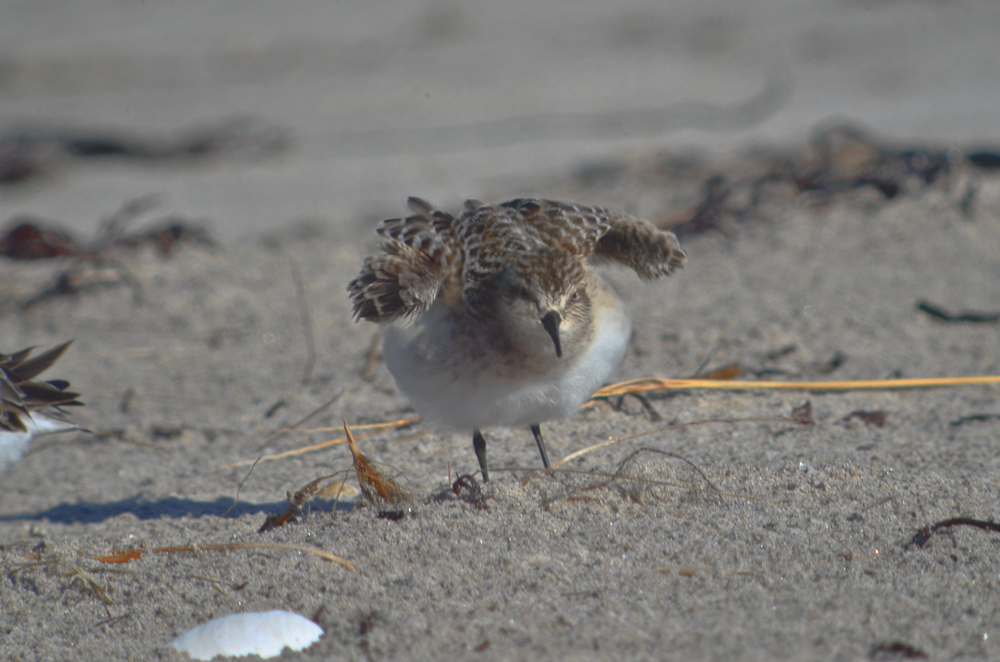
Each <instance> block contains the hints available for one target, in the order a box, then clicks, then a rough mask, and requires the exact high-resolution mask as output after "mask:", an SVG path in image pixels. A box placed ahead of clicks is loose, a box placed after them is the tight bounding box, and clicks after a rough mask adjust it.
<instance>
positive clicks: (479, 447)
mask: <svg viewBox="0 0 1000 662" xmlns="http://www.w3.org/2000/svg"><path fill="white" fill-rule="evenodd" d="M472 447H473V448H474V449H475V450H476V459H478V460H479V468H480V469H481V470H482V472H483V482H484V483H485V482H486V481H488V480H489V479H490V474H489V472H488V471H486V440H485V439H483V433H482V432H480V431H479V430H473V431H472Z"/></svg>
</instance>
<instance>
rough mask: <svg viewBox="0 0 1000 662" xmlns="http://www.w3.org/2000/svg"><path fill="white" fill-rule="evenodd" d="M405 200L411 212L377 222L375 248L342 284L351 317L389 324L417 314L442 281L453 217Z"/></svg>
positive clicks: (433, 297)
mask: <svg viewBox="0 0 1000 662" xmlns="http://www.w3.org/2000/svg"><path fill="white" fill-rule="evenodd" d="M408 202H409V206H410V209H411V210H413V211H414V212H416V213H415V214H414V215H413V216H408V217H406V218H390V219H387V220H385V221H382V223H381V224H380V225H379V227H378V230H376V232H377V233H378V234H379V235H380V236H381V237H382V238H383V242H382V247H381V251H380V252H378V253H375V254H374V255H370V256H368V257H367V258H365V261H364V264H363V265H362V267H361V273H360V274H359V275H358V277H357V278H355V279H354V280H352V281H351V282H350V284H349V285H348V286H347V289H348V291H349V292H350V294H351V299H352V300H353V302H354V316H355V317H356V318H357V319H364V320H368V321H371V322H391V321H394V320H399V319H407V318H411V317H413V316H415V315H420V314H421V313H423V312H425V311H426V310H427V309H428V308H430V307H431V304H433V303H434V299H435V298H437V295H438V290H439V289H440V288H441V285H442V283H443V282H444V278H445V273H446V270H447V268H448V266H449V258H450V256H451V253H452V252H453V251H452V250H451V248H450V246H451V231H452V230H451V227H452V223H453V222H454V218H453V217H452V216H451V215H449V214H446V213H445V212H442V211H437V210H435V209H434V208H433V207H432V206H431V205H430V204H428V203H427V202H425V201H423V200H421V199H419V198H410V199H409V201H408Z"/></svg>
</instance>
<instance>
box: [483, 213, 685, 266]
mask: <svg viewBox="0 0 1000 662" xmlns="http://www.w3.org/2000/svg"><path fill="white" fill-rule="evenodd" d="M500 207H503V208H508V209H511V210H515V211H516V212H517V213H518V214H520V215H521V216H522V217H523V218H524V219H525V221H527V223H528V224H530V225H532V226H533V227H535V228H537V229H538V231H539V233H540V234H542V235H544V236H545V239H546V240H547V241H546V243H548V244H549V245H550V246H553V247H558V248H560V249H563V250H566V251H568V252H570V253H572V254H574V255H576V256H579V257H581V258H588V257H591V256H593V257H596V258H598V259H603V260H611V261H614V262H619V263H621V264H623V265H625V266H627V267H629V268H631V269H633V270H634V271H635V272H636V273H637V274H639V277H640V278H647V279H648V278H658V277H660V276H666V275H669V274H671V273H673V271H674V270H676V269H680V268H682V267H683V266H684V261H685V259H686V256H685V255H684V251H682V250H681V246H680V243H679V242H678V241H677V237H676V236H674V234H673V233H672V232H667V231H664V230H660V229H658V228H657V227H656V226H654V225H653V224H652V223H650V222H648V221H643V220H641V219H638V218H635V217H634V216H631V215H629V214H626V213H625V212H622V211H616V210H611V209H606V208H604V207H588V206H585V205H576V204H571V203H567V202H555V201H552V200H525V199H519V200H511V201H510V202H505V203H503V204H502V205H500Z"/></svg>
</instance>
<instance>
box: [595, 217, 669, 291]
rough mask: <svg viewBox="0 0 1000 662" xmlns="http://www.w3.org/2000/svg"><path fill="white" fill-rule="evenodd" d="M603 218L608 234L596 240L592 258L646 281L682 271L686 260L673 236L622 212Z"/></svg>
mask: <svg viewBox="0 0 1000 662" xmlns="http://www.w3.org/2000/svg"><path fill="white" fill-rule="evenodd" d="M606 214H607V215H606V216H605V218H606V219H607V222H608V225H609V227H608V231H607V232H605V233H604V234H603V235H602V236H601V238H600V240H598V242H597V250H595V251H594V256H595V257H598V258H601V259H605V260H613V261H615V262H619V263H621V264H624V265H625V266H627V267H630V268H632V269H634V270H635V272H636V273H637V274H639V277H640V278H647V279H650V278H659V277H660V276H669V275H670V274H672V273H673V272H674V270H676V269H681V268H683V267H684V262H685V261H686V260H687V256H686V255H685V254H684V251H682V250H681V245H680V242H678V241H677V237H676V236H674V233H673V232H668V231H666V230H660V229H659V228H657V227H656V226H655V225H653V224H652V223H650V222H649V221H643V220H641V219H638V218H635V217H634V216H629V215H628V214H626V213H625V212H620V211H607V212H606Z"/></svg>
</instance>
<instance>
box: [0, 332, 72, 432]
mask: <svg viewBox="0 0 1000 662" xmlns="http://www.w3.org/2000/svg"><path fill="white" fill-rule="evenodd" d="M70 342H72V341H70ZM70 342H66V343H63V344H62V345H58V346H57V347H53V348H52V349H50V350H48V351H47V352H43V353H41V354H39V355H37V356H34V357H32V356H31V351H32V350H33V349H34V348H33V347H28V348H27V349H22V350H21V351H19V352H15V353H13V354H0V429H3V430H8V431H10V432H27V431H28V423H27V422H26V419H28V418H30V417H31V412H32V411H35V410H38V409H42V408H49V409H48V410H47V411H48V414H49V416H50V417H52V416H53V415H55V417H58V416H59V414H61V412H60V410H59V407H64V406H70V405H82V404H83V403H82V402H79V401H78V400H77V398H78V397H79V395H80V394H79V393H74V392H72V391H67V390H66V389H68V388H69V383H68V382H65V381H62V380H52V381H47V382H42V381H37V380H35V377H37V376H38V375H40V374H41V373H43V372H45V371H46V370H48V369H49V368H50V367H52V364H53V363H55V362H56V361H57V360H58V359H59V357H60V356H62V355H63V352H65V351H66V348H67V347H69V345H70Z"/></svg>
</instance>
